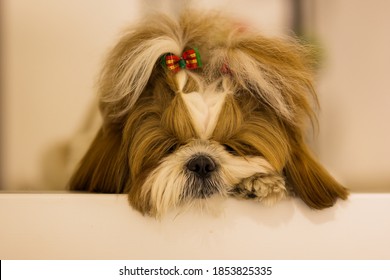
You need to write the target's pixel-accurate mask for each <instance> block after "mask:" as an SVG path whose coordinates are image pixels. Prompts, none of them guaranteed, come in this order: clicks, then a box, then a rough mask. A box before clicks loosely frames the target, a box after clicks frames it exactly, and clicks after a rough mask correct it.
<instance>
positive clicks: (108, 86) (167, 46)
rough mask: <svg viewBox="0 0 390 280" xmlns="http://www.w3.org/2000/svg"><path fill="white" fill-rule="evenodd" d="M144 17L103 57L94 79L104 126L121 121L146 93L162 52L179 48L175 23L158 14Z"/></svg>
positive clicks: (176, 50)
mask: <svg viewBox="0 0 390 280" xmlns="http://www.w3.org/2000/svg"><path fill="white" fill-rule="evenodd" d="M147 20H148V22H141V23H139V24H138V25H137V26H133V27H131V28H130V29H129V30H128V31H127V32H125V33H124V35H123V36H122V38H120V40H119V42H118V43H117V44H116V45H115V46H114V48H113V49H112V50H111V52H110V53H109V54H108V57H107V58H106V60H105V61H106V62H105V64H104V65H103V71H102V73H101V75H100V78H99V81H98V93H99V100H100V109H101V112H102V115H103V120H104V124H105V125H106V124H107V123H108V124H110V123H121V122H123V118H124V117H126V114H127V113H128V112H129V110H131V108H132V107H133V106H134V105H135V103H136V102H137V100H138V99H139V98H140V96H141V95H142V94H143V93H145V92H149V91H147V90H146V88H147V85H148V82H149V81H150V79H151V76H152V74H153V73H154V72H156V71H155V70H156V69H157V68H158V67H159V64H160V58H161V56H162V55H163V54H165V53H180V52H181V51H182V50H181V47H180V46H179V43H178V42H179V41H180V39H179V38H178V36H179V35H178V34H179V31H178V30H176V29H177V24H175V22H174V21H172V19H170V18H168V17H164V16H159V17H158V18H149V17H148V19H147ZM157 72H158V71H157ZM160 72H164V71H160Z"/></svg>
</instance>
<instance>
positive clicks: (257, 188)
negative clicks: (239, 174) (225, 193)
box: [231, 172, 287, 205]
mask: <svg viewBox="0 0 390 280" xmlns="http://www.w3.org/2000/svg"><path fill="white" fill-rule="evenodd" d="M231 195H233V196H235V197H238V198H243V199H253V200H257V201H260V202H262V203H264V204H265V205H273V204H274V203H276V202H278V201H279V200H281V199H283V198H285V197H286V196H287V189H286V186H285V181H284V178H283V177H282V176H281V175H280V174H278V173H277V172H271V173H256V174H255V175H253V176H251V177H249V178H245V179H243V180H242V181H241V182H240V183H239V184H238V185H236V187H235V188H234V189H233V190H232V192H231Z"/></svg>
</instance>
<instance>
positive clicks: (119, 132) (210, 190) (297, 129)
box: [71, 11, 347, 216]
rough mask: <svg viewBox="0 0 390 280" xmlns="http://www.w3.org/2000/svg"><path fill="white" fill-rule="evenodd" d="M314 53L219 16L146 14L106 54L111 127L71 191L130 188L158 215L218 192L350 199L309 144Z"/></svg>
mask: <svg viewBox="0 0 390 280" xmlns="http://www.w3.org/2000/svg"><path fill="white" fill-rule="evenodd" d="M310 58H311V55H310V52H309V51H308V49H307V48H305V47H304V46H302V45H300V44H299V43H297V42H296V41H295V40H294V39H291V38H290V39H275V38H273V39H271V38H266V37H264V36H262V35H260V34H258V33H256V32H254V31H252V30H249V29H248V28H246V27H245V28H243V26H240V24H238V23H237V21H235V20H231V19H229V18H226V17H223V16H220V15H217V14H206V15H201V14H198V13H194V12H193V11H192V12H191V13H183V14H182V16H181V17H180V19H178V20H173V19H171V18H168V17H165V16H162V15H159V16H154V17H153V18H148V19H147V21H144V22H142V23H141V24H139V25H138V26H136V27H135V28H132V29H130V30H129V31H128V32H127V33H126V34H125V35H124V36H123V37H122V39H121V40H120V41H119V43H118V44H117V45H116V46H115V47H114V49H113V50H112V51H111V53H110V54H109V56H108V58H107V62H106V64H105V65H104V67H103V71H102V74H101V78H100V82H99V94H100V109H101V112H102V115H103V119H104V123H103V126H102V128H101V130H100V131H99V133H98V135H97V137H96V139H95V140H94V142H93V143H92V145H91V147H90V149H89V151H88V152H87V154H86V155H85V157H84V159H83V160H82V162H81V164H80V166H79V169H78V170H77V171H76V173H75V174H74V176H73V178H72V180H71V189H74V190H89V191H96V192H118V193H120V192H125V193H128V194H129V201H130V203H131V204H132V205H133V206H134V207H135V208H136V209H138V210H140V211H141V212H143V213H147V214H150V215H154V216H160V215H162V214H163V213H164V212H166V211H167V210H168V209H169V208H172V207H176V206H179V205H182V204H185V203H188V202H191V201H194V200H199V199H207V198H209V197H212V196H215V195H221V196H227V195H236V196H240V197H245V198H256V199H259V200H262V201H268V202H270V201H271V202H272V201H275V200H277V199H279V198H281V197H283V196H284V194H286V193H290V194H292V193H293V194H296V195H298V196H300V197H301V198H302V199H303V200H304V201H305V202H306V203H307V204H308V205H309V206H310V207H312V208H324V207H329V206H331V205H333V203H334V202H335V200H336V199H337V198H338V197H341V198H343V199H345V198H346V196H347V191H346V190H345V189H344V188H343V187H342V186H340V185H339V184H338V183H337V182H336V181H335V180H334V179H333V178H332V177H331V176H330V175H329V174H328V173H327V172H326V171H325V170H324V169H323V168H322V167H321V166H320V165H319V164H318V163H317V162H316V161H315V160H314V159H313V157H312V156H311V154H310V153H309V151H308V149H307V147H306V144H305V143H304V132H303V131H304V128H305V125H306V124H307V122H308V121H309V123H310V120H311V122H312V123H313V122H314V123H315V116H314V112H313V109H312V106H313V105H315V104H316V102H317V99H316V95H315V92H314V90H313V86H312V71H311V70H312V69H311V66H312V62H311V60H310ZM285 186H288V188H286V187H285ZM287 189H288V191H287Z"/></svg>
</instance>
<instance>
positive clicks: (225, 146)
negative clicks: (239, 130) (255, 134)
mask: <svg viewBox="0 0 390 280" xmlns="http://www.w3.org/2000/svg"><path fill="white" fill-rule="evenodd" d="M222 146H223V147H224V148H225V150H226V151H227V152H228V153H229V154H232V155H235V156H236V155H238V153H237V151H236V150H235V149H234V148H233V147H232V146H229V145H227V144H223V145H222Z"/></svg>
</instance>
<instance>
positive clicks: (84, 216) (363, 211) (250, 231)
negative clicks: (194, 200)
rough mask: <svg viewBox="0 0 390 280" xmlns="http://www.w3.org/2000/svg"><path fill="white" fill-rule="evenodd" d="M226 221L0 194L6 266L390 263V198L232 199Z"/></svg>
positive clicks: (113, 202)
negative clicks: (311, 203)
mask: <svg viewBox="0 0 390 280" xmlns="http://www.w3.org/2000/svg"><path fill="white" fill-rule="evenodd" d="M223 207H224V213H223V214H221V215H220V216H219V217H215V216H210V215H201V214H197V213H195V212H190V211H188V212H186V213H182V214H180V215H173V214H172V215H170V216H167V217H166V218H164V219H163V220H162V221H156V220H155V219H153V218H149V217H144V216H142V215H141V214H139V213H138V212H136V211H134V210H133V209H131V208H130V207H129V206H128V204H127V198H126V196H125V195H106V194H70V193H57V194H55V193H54V194H7V193H1V194H0V226H1V230H0V259H389V258H390V238H389V236H390V218H389V216H388V215H389V213H390V194H353V195H352V196H351V198H350V199H349V200H348V201H346V202H344V201H340V202H339V203H338V204H336V206H335V207H333V208H330V209H327V210H323V211H312V210H309V209H308V208H307V207H306V206H305V205H304V204H303V203H302V202H301V201H300V200H298V199H290V200H288V201H284V202H282V203H280V204H278V205H276V206H274V207H270V208H267V207H263V206H261V205H259V204H257V203H253V202H249V201H237V200H233V199H230V200H227V201H226V202H225V203H224V205H223Z"/></svg>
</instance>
